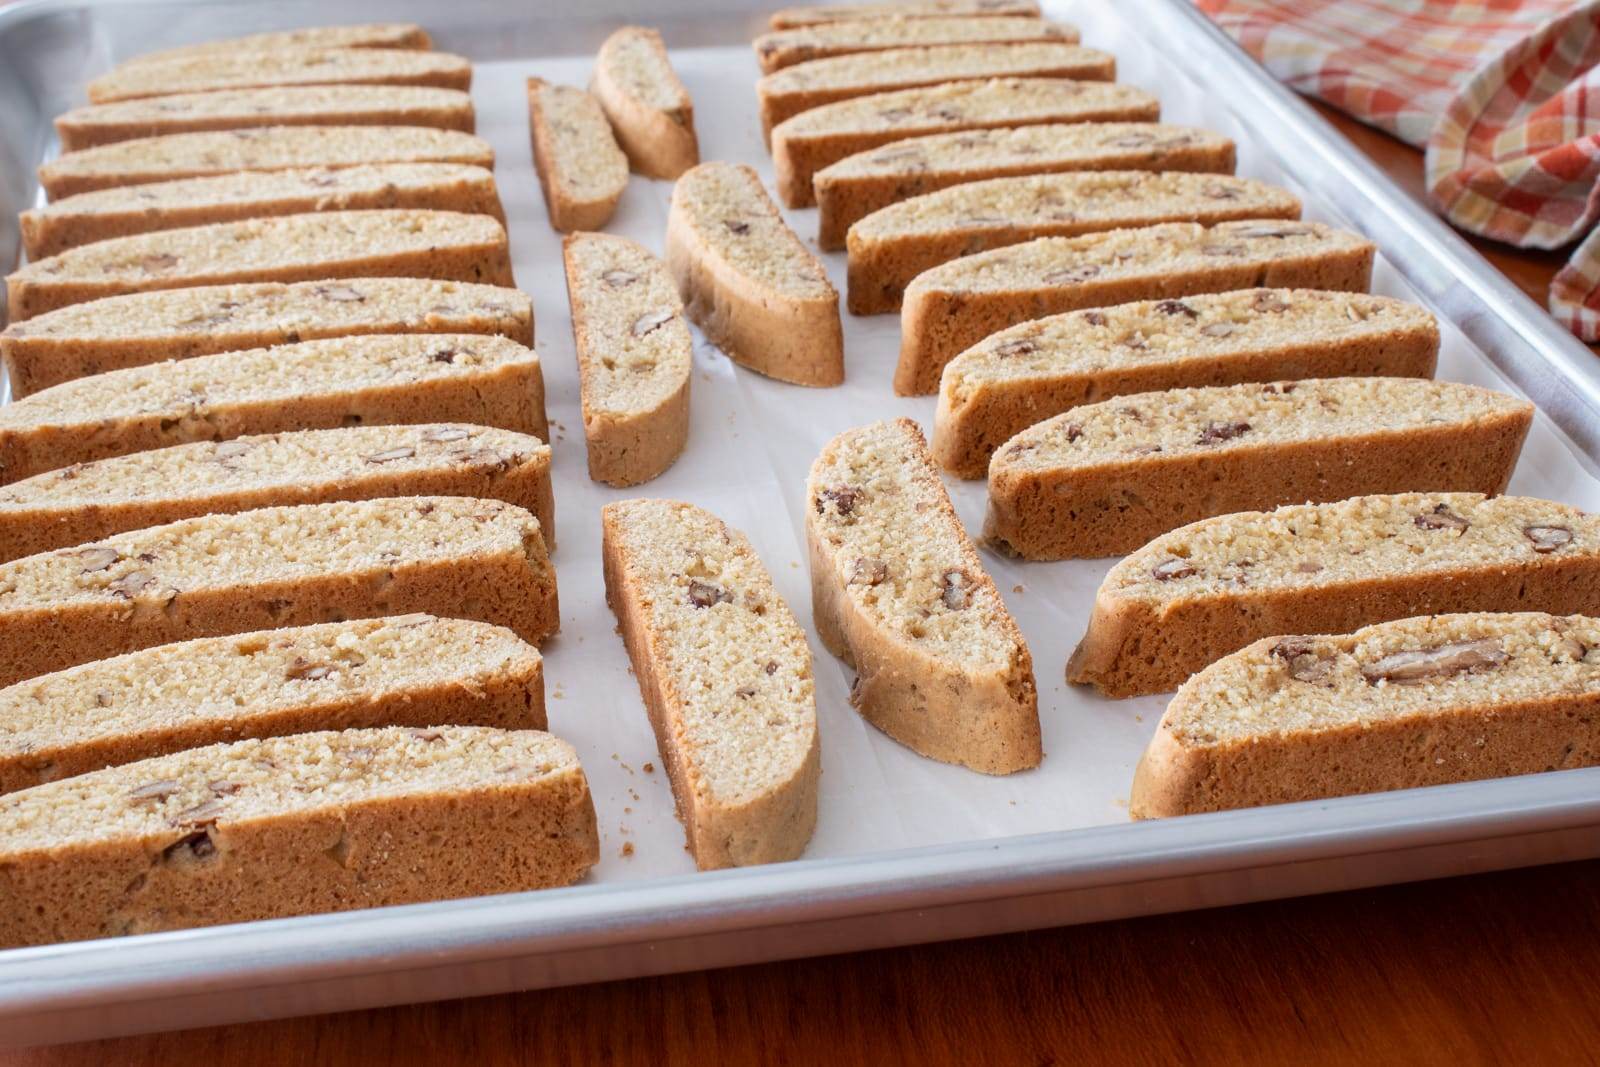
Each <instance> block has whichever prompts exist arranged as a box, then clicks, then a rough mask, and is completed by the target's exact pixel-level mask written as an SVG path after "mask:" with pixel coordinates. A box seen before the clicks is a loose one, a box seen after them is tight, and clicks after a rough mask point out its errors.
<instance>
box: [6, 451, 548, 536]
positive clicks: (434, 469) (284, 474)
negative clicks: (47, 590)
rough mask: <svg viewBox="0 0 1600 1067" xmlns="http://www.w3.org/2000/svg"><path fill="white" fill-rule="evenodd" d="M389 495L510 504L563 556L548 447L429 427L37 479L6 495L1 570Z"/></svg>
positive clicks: (79, 466)
mask: <svg viewBox="0 0 1600 1067" xmlns="http://www.w3.org/2000/svg"><path fill="white" fill-rule="evenodd" d="M385 496H475V497H484V498H487V499H493V500H504V501H505V502H506V503H508V504H516V505H517V506H518V507H523V508H527V509H528V510H529V511H531V512H533V514H534V517H535V518H537V519H538V520H539V528H540V529H541V530H543V531H544V533H545V541H546V545H547V547H549V548H552V549H553V548H554V547H555V546H554V544H553V543H552V541H553V535H554V533H555V516H554V511H555V505H554V501H553V498H552V496H551V492H550V446H548V445H546V444H545V443H544V442H543V441H541V440H539V439H538V438H537V437H533V436H531V435H529V434H521V433H515V432H513V431H511V430H499V429H494V428H492V427H487V426H472V425H468V424H464V423H423V424H420V425H411V426H350V427H344V428H340V429H336V430H299V431H295V432H289V433H282V434H270V435H266V436H256V437H235V438H232V439H230V440H226V441H196V442H192V443H190V444H186V445H174V446H172V447H170V448H158V449H155V450H153V451H149V452H135V453H132V454H130V455H124V456H114V457H112V458H110V459H102V460H97V461H94V462H90V463H75V464H73V465H72V466H70V467H64V468H61V469H59V470H52V471H47V472H45V473H44V474H36V475H34V476H33V477H32V478H26V479H24V480H22V481H20V482H16V483H14V484H12V485H8V486H6V487H4V488H3V489H0V561H3V560H10V559H17V558H19V557H21V556H31V555H33V554H34V553H36V552H46V551H49V550H50V549H53V548H65V547H66V546H68V545H77V544H82V543H83V542H85V541H93V540H95V539H97V538H101V537H109V536H110V535H112V534H115V533H121V532H123V531H124V530H137V529H139V528H140V527H143V526H157V525H160V524H161V523H164V522H175V521H176V520H178V519H187V518H192V517H195V516H199V515H212V514H221V513H223V512H233V511H246V510H249V509H251V508H261V507H270V506H274V505H279V504H318V503H323V502H325V501H330V500H370V499H373V498H375V497H385Z"/></svg>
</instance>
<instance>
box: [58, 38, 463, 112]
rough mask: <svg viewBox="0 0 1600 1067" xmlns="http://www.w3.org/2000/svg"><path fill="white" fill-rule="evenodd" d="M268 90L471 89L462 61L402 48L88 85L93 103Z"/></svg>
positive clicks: (189, 69) (269, 55)
mask: <svg viewBox="0 0 1600 1067" xmlns="http://www.w3.org/2000/svg"><path fill="white" fill-rule="evenodd" d="M269 85H428V86H433V87H434V88H438V89H460V90H463V91H464V90H467V89H470V88H472V64H471V63H470V62H468V61H467V60H466V59H464V58H462V57H461V56H453V55H449V54H448V53H445V52H426V51H418V50H415V49H399V48H322V49H311V50H299V49H288V50H283V51H276V52H229V51H224V52H201V53H197V54H194V55H187V56H178V57H176V58H173V59H154V60H148V61H146V62H143V63H129V64H125V65H124V66H121V67H118V68H116V69H115V70H113V71H111V72H110V73H109V74H102V75H101V76H100V77H98V78H96V79H94V80H93V81H91V82H90V83H89V88H88V93H89V102H90V103H91V104H109V103H113V102H115V101H117V100H138V99H141V98H143V97H148V96H166V95H169V94H171V93H208V92H214V91H216V90H219V89H260V88H264V87H266V86H269Z"/></svg>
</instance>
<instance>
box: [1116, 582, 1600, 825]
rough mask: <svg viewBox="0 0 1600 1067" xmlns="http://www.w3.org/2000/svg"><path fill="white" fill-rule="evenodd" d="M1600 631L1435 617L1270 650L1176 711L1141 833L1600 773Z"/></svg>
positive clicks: (1138, 786) (1513, 618)
mask: <svg viewBox="0 0 1600 1067" xmlns="http://www.w3.org/2000/svg"><path fill="white" fill-rule="evenodd" d="M1597 647H1600V620H1596V619H1594V618H1591V617H1588V616H1583V615H1571V616H1565V617H1563V616H1556V615H1546V614H1544V613H1543V612H1518V613H1514V614H1491V613H1484V614H1476V613H1475V614H1461V615H1436V616H1432V617H1427V618H1416V619H1404V620H1401V621H1398V622H1386V623H1380V624H1378V625H1376V626H1368V627H1366V628H1364V629H1361V630H1357V631H1356V632H1355V633H1352V634H1343V635H1337V636H1317V637H1268V638H1265V639H1263V640H1260V641H1257V642H1255V643H1254V644H1252V645H1250V646H1249V647H1247V648H1244V649H1241V650H1240V651H1238V652H1235V653H1234V654H1232V655H1230V656H1227V657H1226V658H1224V659H1222V660H1219V661H1218V662H1216V663H1214V664H1212V665H1211V666H1209V667H1207V668H1206V669H1205V670H1203V671H1201V672H1200V673H1199V674H1197V675H1195V676H1194V677H1193V678H1191V679H1189V680H1188V681H1187V682H1185V683H1184V684H1183V687H1182V688H1181V689H1179V690H1178V694H1177V696H1175V697H1173V699H1172V702H1171V703H1170V704H1169V705H1168V706H1167V711H1166V714H1165V715H1163V716H1162V717H1161V723H1160V725H1159V726H1157V727H1156V733H1155V737H1154V738H1153V739H1152V740H1151V742H1150V746H1149V747H1148V748H1147V749H1146V750H1145V753H1144V758H1143V759H1141V760H1140V761H1139V768H1138V770H1137V771H1136V772H1135V774H1134V779H1133V792H1132V794H1131V796H1130V797H1129V803H1128V810H1129V812H1130V814H1132V815H1133V817H1134V818H1136V819H1152V818H1161V817H1163V816H1169V815H1188V814H1192V813H1196V812H1203V811H1222V810H1226V809H1230V808H1244V807H1254V806H1256V805H1261V804H1284V803H1290V802H1293V801H1297V800H1316V799H1320V798H1324V797H1336V796H1346V795H1349V794H1352V793H1376V792H1382V791H1385V790H1391V789H1414V788H1417V787H1419V786H1428V785H1443V784H1445V783H1447V782H1468V781H1477V780H1481V779H1484V778H1502V777H1510V776H1512V775H1520V774H1537V773H1539V772H1541V771H1554V770H1566V769H1568V768H1572V767H1592V766H1594V765H1595V764H1597V763H1600V714H1597V713H1596V712H1597V710H1600V708H1597V705H1600V655H1597V654H1596V653H1595V652H1594V649H1596V648H1597Z"/></svg>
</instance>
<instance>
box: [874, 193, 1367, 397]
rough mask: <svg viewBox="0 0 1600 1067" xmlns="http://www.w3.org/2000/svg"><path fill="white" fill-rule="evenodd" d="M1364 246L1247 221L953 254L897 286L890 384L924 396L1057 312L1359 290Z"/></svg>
mask: <svg viewBox="0 0 1600 1067" xmlns="http://www.w3.org/2000/svg"><path fill="white" fill-rule="evenodd" d="M1375 253H1376V248H1375V247H1374V246H1373V244H1372V242H1370V241H1367V240H1365V239H1364V238H1361V237H1358V236H1356V235H1355V234H1352V233H1347V232H1345V231H1343V230H1336V229H1334V228H1333V227H1331V226H1324V225H1322V224H1321V223H1316V222H1278V221H1271V220H1269V221H1265V222H1261V221H1255V220H1251V221H1246V222H1223V223H1219V224H1217V225H1216V226H1209V227H1207V226H1200V225H1197V224H1195V223H1183V222H1172V223H1166V224H1163V225H1160V226H1144V227H1138V228H1135V229H1128V230H1110V231H1108V232H1106V233H1093V234H1087V235H1085V236H1082V237H1041V238H1039V239H1038V240H1036V241H1029V242H1027V243H1025V244H1020V245H1011V246H1009V247H1006V248H997V249H993V250H991V251H988V252H979V253H977V254H976V255H971V256H963V257H962V258H960V259H956V260H951V261H950V262H949V263H944V264H941V265H940V266H937V267H934V268H933V269H931V270H928V271H924V272H923V273H922V274H919V275H918V276H917V277H916V278H915V279H914V280H913V281H912V282H911V284H910V285H908V286H906V294H905V301H904V303H903V304H902V306H901V309H900V362H899V363H898V364H897V365H896V367H895V372H894V389H895V392H897V393H899V394H901V395H902V396H917V395H921V394H927V393H933V392H936V391H937V390H938V388H939V375H940V374H941V373H942V372H943V371H944V365H945V364H946V363H948V362H950V360H952V359H954V358H955V357H956V356H957V355H958V354H960V353H961V352H963V351H965V350H966V349H968V348H970V347H972V346H973V345H975V344H977V343H978V342H979V341H981V340H983V339H984V338H985V337H987V336H989V335H990V334H991V333H994V332H995V331H996V330H1000V329H1003V328H1005V327H1007V326H1011V325H1014V324H1015V323H1018V322H1021V321H1023V320H1026V319H1035V318H1042V317H1043V316H1045V315H1051V314H1055V313H1057V312H1062V311H1073V310H1076V309H1078V308H1098V307H1103V306H1106V305H1108V304H1120V303H1124V302H1127V301H1133V300H1150V299H1156V298H1165V297H1183V296H1191V295H1193V294H1196V293H1219V292H1223V291H1225V290H1228V289H1249V288H1252V287H1254V286H1263V285H1266V286H1304V287H1307V288H1314V289H1333V290H1339V291H1345V292H1364V291H1365V290H1366V288H1367V285H1368V284H1369V283H1370V281H1371V279H1372V260H1373V256H1374V254H1375Z"/></svg>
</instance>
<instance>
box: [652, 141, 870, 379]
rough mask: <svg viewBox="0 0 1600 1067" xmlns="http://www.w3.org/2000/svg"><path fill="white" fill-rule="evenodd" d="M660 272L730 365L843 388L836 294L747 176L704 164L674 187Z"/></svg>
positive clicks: (746, 171)
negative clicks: (664, 263) (668, 275)
mask: <svg viewBox="0 0 1600 1067" xmlns="http://www.w3.org/2000/svg"><path fill="white" fill-rule="evenodd" d="M667 269H668V270H670V271H671V272H672V277H673V279H674V280H675V281H676V282H677V283H678V292H679V293H681V294H682V296H683V300H684V303H685V304H686V305H687V307H688V313H689V318H691V319H693V320H694V321H695V323H697V324H698V325H699V327H700V329H701V330H703V331H704V332H705V335H706V336H707V337H708V338H710V339H711V342H712V343H713V344H715V345H716V346H717V347H719V348H721V349H722V351H723V352H725V353H727V355H728V357H729V358H730V359H732V360H733V361H734V362H736V363H741V364H743V365H744V366H746V367H749V368H750V369H751V370H754V371H759V372H760V373H762V374H765V375H767V376H768V377H772V378H776V379H778V380H779V381H783V382H793V383H794V384H796V385H838V384H839V383H840V382H842V381H844V327H843V326H842V325H841V323H840V321H839V292H838V290H836V289H835V288H834V287H833V283H832V282H830V281H829V280H828V274H827V271H825V270H824V269H823V267H822V264H821V263H820V262H818V260H817V257H816V256H814V255H812V254H811V252H810V251H809V250H807V248H806V247H805V245H803V244H801V242H800V238H798V237H796V236H795V233H794V231H793V230H791V229H789V226H788V224H787V223H786V222H784V221H783V217H782V216H781V215H779V214H778V208H777V206H776V205H775V204H773V202H772V200H771V198H770V197H768V196H767V191H766V190H765V189H763V188H762V187H761V179H760V178H758V177H756V172H755V171H753V170H751V169H750V168H749V167H746V166H740V165H736V164H733V163H719V162H713V163H702V164H700V165H699V166H698V167H695V168H693V169H692V170H690V171H689V172H688V173H686V174H684V176H683V177H682V178H679V179H678V183H677V184H676V185H674V186H673V187H672V207H671V210H670V211H669V212H668V213H667Z"/></svg>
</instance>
